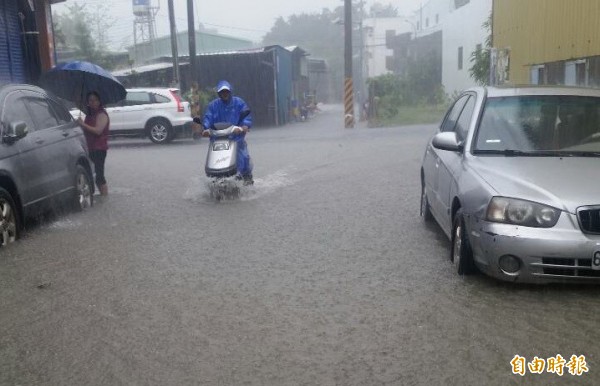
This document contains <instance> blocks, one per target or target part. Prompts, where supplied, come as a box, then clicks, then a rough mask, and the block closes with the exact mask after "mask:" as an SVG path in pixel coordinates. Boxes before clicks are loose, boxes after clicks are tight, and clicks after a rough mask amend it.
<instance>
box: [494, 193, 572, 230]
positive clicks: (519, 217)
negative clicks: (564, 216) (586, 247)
mask: <svg viewBox="0 0 600 386" xmlns="http://www.w3.org/2000/svg"><path fill="white" fill-rule="evenodd" d="M560 213H561V211H560V210H559V209H556V208H553V207H551V206H547V205H543V204H538V203H537V202H532V201H526V200H520V199H516V198H507V197H493V198H492V200H491V201H490V203H489V205H488V209H487V216H486V218H487V220H488V221H492V222H500V223H505V224H514V225H521V226H526V227H536V228H551V227H553V226H554V225H556V223H557V222H558V218H559V217H560Z"/></svg>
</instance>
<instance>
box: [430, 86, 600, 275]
mask: <svg viewBox="0 0 600 386" xmlns="http://www.w3.org/2000/svg"><path fill="white" fill-rule="evenodd" d="M421 184H422V194H421V215H422V216H423V217H424V218H425V220H433V219H435V220H436V221H437V223H438V224H439V225H440V227H441V228H442V230H443V231H444V233H446V235H447V236H448V238H449V239H450V241H451V245H452V247H451V253H450V259H451V261H453V263H454V266H455V268H456V270H457V272H458V273H459V274H461V275H462V274H468V273H471V272H473V271H475V270H476V268H479V270H481V271H482V272H484V273H486V274H488V275H490V276H493V277H496V278H498V279H501V280H507V281H518V282H538V283H539V282H555V281H592V282H594V281H600V90H594V89H587V88H573V87H533V86H532V87H515V88H493V87H488V88H473V89H469V90H467V91H465V92H464V93H462V94H461V95H460V96H459V97H458V98H457V99H456V101H455V102H454V103H453V105H452V106H451V107H450V109H449V110H448V112H447V114H446V116H445V117H444V119H443V121H442V123H441V124H440V127H439V129H438V131H437V132H436V133H435V134H434V136H433V137H432V139H431V141H429V143H428V144H427V148H426V150H425V155H424V157H423V162H422V167H421Z"/></svg>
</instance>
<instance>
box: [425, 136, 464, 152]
mask: <svg viewBox="0 0 600 386" xmlns="http://www.w3.org/2000/svg"><path fill="white" fill-rule="evenodd" d="M431 144H432V145H433V147H435V148H436V149H440V150H448V151H456V152H461V151H463V148H464V146H463V144H462V142H461V141H459V140H458V137H457V136H456V133H455V132H453V131H445V132H442V133H438V134H436V135H435V136H434V137H433V140H432V141H431Z"/></svg>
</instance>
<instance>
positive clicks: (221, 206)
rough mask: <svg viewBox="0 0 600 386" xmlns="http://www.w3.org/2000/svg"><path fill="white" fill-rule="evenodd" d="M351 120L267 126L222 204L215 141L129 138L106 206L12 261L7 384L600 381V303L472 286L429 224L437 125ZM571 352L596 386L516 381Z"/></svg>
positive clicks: (592, 292)
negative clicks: (213, 173)
mask: <svg viewBox="0 0 600 386" xmlns="http://www.w3.org/2000/svg"><path fill="white" fill-rule="evenodd" d="M341 118H342V112H341V110H339V109H338V108H335V107H334V108H330V109H327V110H326V111H324V112H322V113H321V114H319V115H318V116H317V117H315V118H314V119H313V120H311V121H309V122H303V123H297V124H290V125H287V126H284V127H280V128H268V129H267V128H264V129H261V128H257V129H255V130H253V131H252V132H251V133H250V134H249V136H248V146H249V150H250V154H251V155H252V157H253V160H254V165H255V171H254V177H255V185H254V186H253V187H250V188H246V189H245V190H244V191H243V192H242V196H241V197H240V198H239V199H236V200H225V201H221V202H215V201H214V200H211V199H210V197H209V194H208V189H207V180H206V179H205V177H204V176H203V168H204V157H205V154H206V146H207V142H206V140H202V141H200V142H199V143H196V142H192V141H189V140H177V141H175V142H173V143H172V144H170V145H167V146H156V145H153V144H151V143H150V142H149V141H147V140H143V139H140V140H117V141H113V142H112V143H111V149H110V150H109V153H108V158H107V164H106V168H107V170H106V175H107V179H108V182H109V186H110V197H109V198H108V199H105V200H102V201H99V202H97V204H96V205H95V206H94V208H92V209H91V210H90V211H89V212H87V213H83V214H76V213H69V214H66V215H63V216H59V217H56V218H51V219H49V220H47V221H44V222H42V223H41V224H36V225H35V226H34V227H33V228H32V229H30V230H28V231H27V232H26V233H25V235H24V237H23V239H22V240H20V241H19V242H17V243H15V244H13V245H11V246H9V247H8V248H5V249H3V250H0V294H1V297H0V384H2V385H5V384H6V385H131V384H139V385H240V384H248V385H435V384H449V385H506V384H513V383H514V384H523V383H525V384H557V385H558V384H594V383H597V382H598V380H599V379H600V376H599V374H600V372H599V371H600V348H598V344H597V343H596V338H597V337H598V333H597V332H596V330H595V324H596V318H595V316H596V315H597V313H598V312H597V308H598V307H599V306H600V300H599V297H600V296H599V295H600V291H599V290H598V289H596V287H595V286H572V285H569V286H562V285H552V286H523V285H519V286H515V285H512V284H505V283H500V282H498V281H495V280H493V279H491V278H487V277H484V276H482V275H475V276H472V277H465V278H461V277H459V276H458V275H456V274H455V272H454V271H453V270H452V266H451V263H450V261H449V258H448V255H449V242H448V241H447V240H446V238H445V236H444V235H443V233H442V232H441V230H440V229H439V228H438V227H436V226H434V225H429V224H425V223H423V221H422V220H421V219H420V217H419V197H420V185H419V167H420V162H421V157H422V155H423V151H424V146H425V143H426V141H427V138H428V137H429V135H430V134H431V133H432V131H433V129H434V128H433V126H408V127H399V128H385V129H368V128H356V129H344V128H343V127H342V122H341ZM558 354H560V355H562V357H564V358H566V361H568V360H569V358H570V357H571V355H573V354H575V355H577V356H579V355H584V356H585V359H586V361H587V367H588V368H589V372H588V373H584V374H583V375H582V376H580V377H578V376H573V375H571V374H569V373H568V371H567V369H566V367H565V375H563V376H562V377H560V376H558V375H556V374H551V373H548V372H544V373H543V374H539V375H538V374H531V373H530V372H527V374H525V375H524V376H523V377H521V376H520V375H514V374H513V373H512V369H511V364H510V361H511V360H512V359H513V357H515V355H520V356H522V357H524V358H526V359H527V361H531V360H533V358H534V357H535V356H537V357H539V358H549V357H555V356H556V355H558Z"/></svg>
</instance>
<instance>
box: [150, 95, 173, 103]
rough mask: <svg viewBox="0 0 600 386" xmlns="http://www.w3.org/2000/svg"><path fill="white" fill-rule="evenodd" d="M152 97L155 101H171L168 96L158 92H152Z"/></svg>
mask: <svg viewBox="0 0 600 386" xmlns="http://www.w3.org/2000/svg"><path fill="white" fill-rule="evenodd" d="M154 99H156V103H171V100H170V99H169V98H167V97H164V96H162V95H158V94H154Z"/></svg>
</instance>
